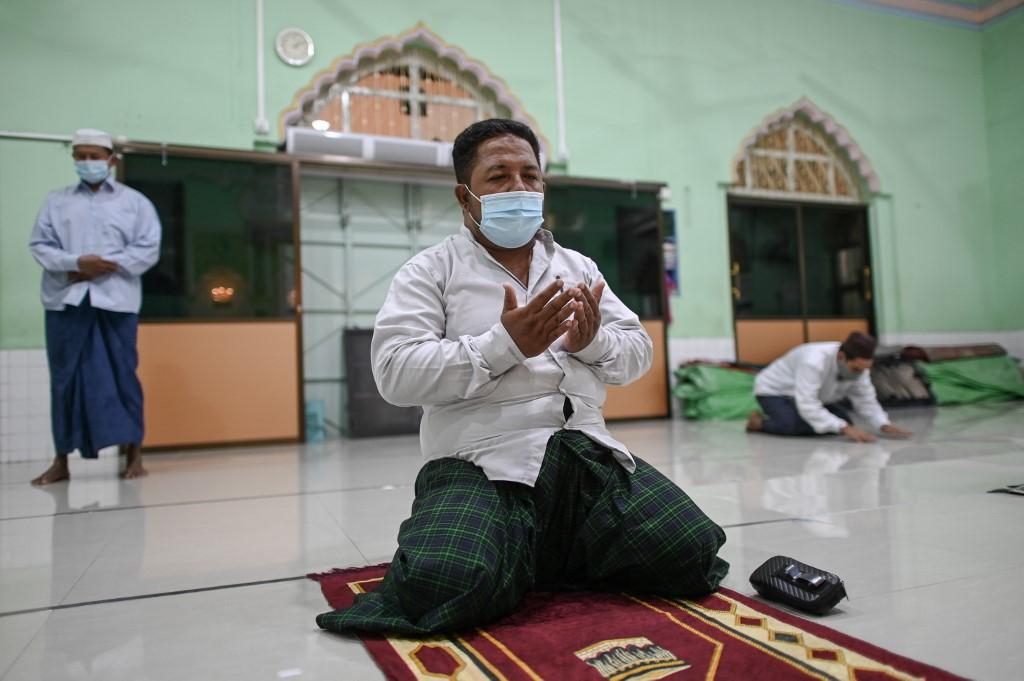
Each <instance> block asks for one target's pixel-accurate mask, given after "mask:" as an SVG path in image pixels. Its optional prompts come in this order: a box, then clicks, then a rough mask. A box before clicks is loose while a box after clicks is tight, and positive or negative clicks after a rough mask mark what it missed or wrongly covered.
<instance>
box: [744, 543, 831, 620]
mask: <svg viewBox="0 0 1024 681" xmlns="http://www.w3.org/2000/svg"><path fill="white" fill-rule="evenodd" d="M750 583H751V584H753V585H754V588H755V589H757V593H759V594H761V596H762V597H764V598H767V599H768V600H771V601H778V602H779V603H785V604H786V605H788V606H790V607H793V608H796V609H797V610H803V611H804V612H809V613H813V614H815V615H821V614H823V613H825V612H828V611H829V610H831V609H832V608H834V607H835V605H836V603H838V602H839V601H841V600H842V599H843V598H845V597H846V587H845V586H843V580H841V579H839V577H838V576H837V575H834V574H832V573H831V572H825V571H824V570H819V569H818V568H816V567H812V566H810V565H807V564H806V563H801V562H800V561H798V560H795V559H793V558H789V557H787V556H774V557H773V558H769V559H768V560H766V561H765V562H764V564H762V565H761V567H759V568H757V569H756V570H754V572H752V573H751V575H750Z"/></svg>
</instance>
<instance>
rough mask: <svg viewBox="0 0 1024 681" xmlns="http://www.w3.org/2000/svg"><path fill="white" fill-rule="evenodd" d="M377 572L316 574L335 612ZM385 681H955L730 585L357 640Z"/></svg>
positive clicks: (531, 608) (553, 606)
mask: <svg viewBox="0 0 1024 681" xmlns="http://www.w3.org/2000/svg"><path fill="white" fill-rule="evenodd" d="M386 569H387V566H386V565H377V566H370V567H363V568H351V569H347V570H334V571H332V572H326V573H323V574H311V575H309V577H310V579H313V580H315V581H317V582H319V583H320V588H321V590H322V591H323V594H324V596H325V597H326V598H327V602H328V603H329V604H330V606H331V607H332V608H335V609H337V608H343V607H346V606H348V605H349V604H351V603H352V600H353V599H354V598H355V595H356V594H358V593H362V592H364V591H371V590H373V588H374V587H375V586H376V585H377V584H379V583H380V581H381V579H382V578H383V576H384V572H385V570H386ZM361 638H362V640H363V643H364V644H365V645H366V648H367V650H368V651H369V652H370V655H371V656H372V657H373V659H374V660H375V661H376V662H377V664H378V665H379V666H380V668H381V670H382V671H383V672H384V675H385V676H386V677H387V678H388V679H393V680H395V681H413V680H420V679H455V680H463V679H466V680H476V679H507V680H508V681H520V680H524V681H538V680H539V679H554V680H557V681H576V680H577V679H578V680H580V681H583V680H589V681H600V680H601V679H609V680H610V681H653V680H654V679H664V678H667V677H671V678H673V679H680V680H681V681H682V680H683V679H708V680H710V679H721V680H725V681H729V680H733V679H736V680H738V679H743V680H749V679H770V680H775V679H779V680H780V681H782V680H786V679H808V678H810V679H849V680H856V681H869V680H870V681H881V680H883V679H900V680H906V681H909V680H911V679H928V680H929V681H945V680H948V679H959V678H961V677H958V676H954V675H953V674H950V673H948V672H944V671H942V670H941V669H937V668H935V667H931V666H929V665H926V664H922V663H920V662H915V661H914V660H911V659H908V658H906V657H902V656H900V655H896V654H895V653H892V652H889V651H887V650H885V649H883V648H879V647H877V646H874V645H871V644H870V643H866V642H865V641H861V640H859V639H856V638H853V637H851V636H846V635H845V634H841V633H839V632H837V631H833V630H832V629H829V628H827V627H823V626H821V625H818V624H815V623H813V622H810V621H808V620H806V619H803V618H801V617H797V616H794V615H791V614H789V613H786V612H783V611H781V610H779V609H777V608H773V607H771V606H768V605H765V604H764V603H761V602H759V601H756V600H754V599H752V598H748V597H746V596H743V595H741V594H738V593H736V592H735V591H731V590H729V589H725V588H722V589H719V590H718V591H717V592H715V593H713V594H711V595H709V596H705V597H703V598H700V599H696V600H682V599H667V598H659V597H656V596H639V595H630V594H624V593H597V592H591V591H576V592H534V593H531V594H530V595H528V596H527V598H526V600H525V601H524V602H523V604H522V606H521V607H520V608H519V609H518V610H517V611H516V612H515V613H513V614H512V615H509V616H508V617H505V618H504V619H501V620H499V621H497V622H494V623H492V624H489V625H487V626H485V627H481V628H479V629H474V630H468V631H464V632H460V633H458V634H454V635H449V636H435V637H430V638H423V639H410V638H401V637H390V636H389V637H385V636H374V635H366V636H362V637H361Z"/></svg>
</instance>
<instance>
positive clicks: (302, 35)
mask: <svg viewBox="0 0 1024 681" xmlns="http://www.w3.org/2000/svg"><path fill="white" fill-rule="evenodd" d="M274 49H275V50H277V56H278V57H280V58H281V61H283V62H284V63H285V64H291V65H292V66H303V65H305V64H308V63H309V60H310V59H312V58H313V39H312V38H310V37H309V34H308V33H306V32H305V31H303V30H302V29H301V28H284V29H281V32H280V33H278V34H277V40H275V41H274Z"/></svg>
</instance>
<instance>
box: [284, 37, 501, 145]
mask: <svg viewBox="0 0 1024 681" xmlns="http://www.w3.org/2000/svg"><path fill="white" fill-rule="evenodd" d="M494 117H502V118H509V117H511V112H510V111H509V109H508V108H507V107H505V106H503V105H502V104H500V103H499V102H497V101H496V100H495V98H494V97H493V96H490V92H489V90H487V89H485V88H481V87H479V86H478V84H477V83H476V82H475V79H474V78H473V77H472V75H470V74H467V73H465V72H460V71H459V70H458V69H457V68H456V67H455V65H454V64H452V63H451V62H449V61H448V60H445V59H444V58H442V57H440V56H438V55H437V54H435V53H433V52H431V51H429V50H426V49H423V48H421V47H410V46H406V48H405V49H404V50H403V51H402V52H401V53H395V52H386V53H384V54H382V55H381V56H380V57H378V58H376V59H372V60H364V61H361V62H360V63H359V66H358V67H357V68H355V69H353V70H349V71H343V72H341V73H340V74H339V76H338V78H336V79H335V81H334V82H333V83H330V84H328V85H327V86H324V87H322V88H321V90H320V92H319V93H318V96H317V97H316V98H314V99H313V100H312V101H311V102H309V103H308V104H307V105H305V106H303V110H302V117H301V119H300V123H299V124H300V125H302V126H305V127H311V128H314V129H316V130H320V131H334V132H351V133H363V134H370V135H385V136H390V137H407V138H411V139H420V140H430V141H435V142H452V141H454V139H455V136H456V135H458V134H459V133H460V132H461V131H462V130H463V129H465V128H466V127H467V126H468V125H470V124H472V123H475V122H476V121H480V120H484V119H486V118H494Z"/></svg>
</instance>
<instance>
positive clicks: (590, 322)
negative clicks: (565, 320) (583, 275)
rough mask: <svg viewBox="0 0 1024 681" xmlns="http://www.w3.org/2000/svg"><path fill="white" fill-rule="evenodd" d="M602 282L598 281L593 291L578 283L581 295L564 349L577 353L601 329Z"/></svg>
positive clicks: (588, 343)
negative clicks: (574, 322) (573, 323)
mask: <svg viewBox="0 0 1024 681" xmlns="http://www.w3.org/2000/svg"><path fill="white" fill-rule="evenodd" d="M604 286H605V284H604V281H603V280H602V281H599V282H597V284H596V285H595V286H594V288H593V290H591V289H588V288H587V285H586V284H585V283H583V282H580V283H579V285H578V286H577V287H576V288H578V289H579V290H580V292H581V293H582V294H583V295H582V296H581V297H580V304H579V306H578V309H577V311H576V316H575V317H574V319H575V321H576V324H575V326H573V328H572V329H570V331H569V335H567V336H566V337H565V349H566V350H567V351H569V352H579V351H581V350H582V349H583V348H585V347H587V346H588V345H590V341H592V340H594V337H595V336H596V335H597V332H598V330H599V329H600V328H601V295H602V294H603V293H604Z"/></svg>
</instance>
